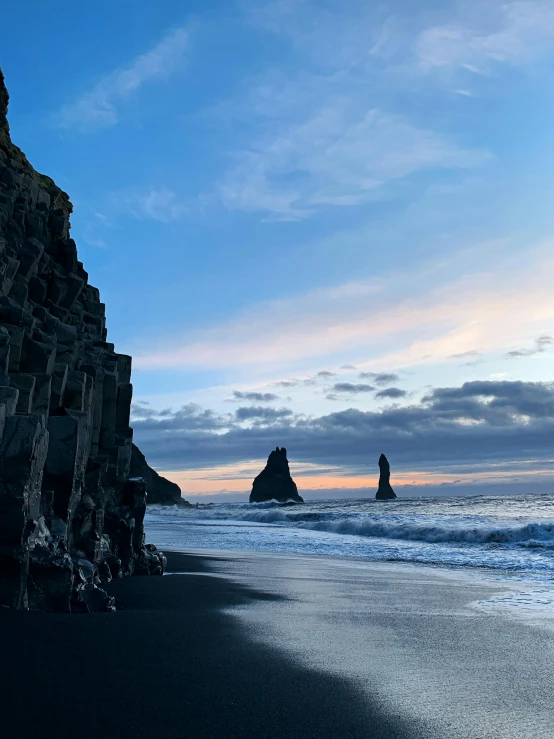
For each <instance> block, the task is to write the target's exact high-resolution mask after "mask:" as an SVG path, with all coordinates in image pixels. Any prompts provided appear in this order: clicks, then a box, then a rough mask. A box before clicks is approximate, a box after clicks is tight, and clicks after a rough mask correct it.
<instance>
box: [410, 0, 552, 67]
mask: <svg viewBox="0 0 554 739" xmlns="http://www.w3.org/2000/svg"><path fill="white" fill-rule="evenodd" d="M460 16H461V20H458V19H457V20H456V21H453V22H450V23H448V24H446V25H438V26H433V27H431V28H427V29H425V30H424V31H422V32H421V33H420V34H419V36H418V38H417V39H416V42H415V52H416V56H417V58H418V60H419V63H420V65H421V66H422V68H423V69H425V70H427V71H432V70H437V69H446V70H456V69H460V70H465V71H466V72H470V73H473V74H490V73H492V72H493V71H494V70H495V68H496V67H497V66H498V65H500V64H509V65H521V64H525V63H527V62H529V61H531V60H532V59H534V58H536V57H537V56H539V55H541V54H544V53H548V52H549V50H550V49H549V46H550V45H551V41H552V38H553V37H554V7H553V6H552V3H551V2H550V1H549V0H511V1H508V2H506V1H505V0H502V1H500V0H486V3H485V2H482V1H481V0H479V1H475V0H474V1H473V2H469V3H467V4H466V7H465V8H464V11H463V12H462V13H460V14H459V16H458V18H460Z"/></svg>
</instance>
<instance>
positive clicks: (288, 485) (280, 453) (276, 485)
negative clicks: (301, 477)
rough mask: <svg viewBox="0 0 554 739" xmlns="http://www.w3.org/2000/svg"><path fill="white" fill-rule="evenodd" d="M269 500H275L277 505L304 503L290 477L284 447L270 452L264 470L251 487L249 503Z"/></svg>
mask: <svg viewBox="0 0 554 739" xmlns="http://www.w3.org/2000/svg"><path fill="white" fill-rule="evenodd" d="M269 500H276V501H277V502H278V503H289V502H294V503H303V502H304V500H303V499H302V498H301V497H300V495H298V489H297V487H296V483H295V482H294V480H293V479H292V477H291V475H290V470H289V463H288V460H287V450H286V449H285V448H284V447H283V448H282V449H279V447H277V448H276V449H275V450H274V451H272V452H271V454H270V455H269V457H268V458H267V464H266V466H265V468H264V469H263V470H262V471H261V472H260V474H259V475H258V476H257V477H256V479H255V480H254V484H253V485H252V492H251V493H250V503H264V502H266V501H269Z"/></svg>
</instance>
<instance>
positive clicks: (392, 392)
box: [375, 387, 408, 400]
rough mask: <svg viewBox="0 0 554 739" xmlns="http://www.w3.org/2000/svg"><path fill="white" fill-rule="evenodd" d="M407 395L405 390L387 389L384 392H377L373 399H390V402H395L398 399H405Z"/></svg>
mask: <svg viewBox="0 0 554 739" xmlns="http://www.w3.org/2000/svg"><path fill="white" fill-rule="evenodd" d="M407 394H408V393H407V392H406V391H405V390H401V389H400V388H398V387H387V388H385V389H384V390H379V392H378V393H375V397H376V398H379V399H384V398H390V399H391V400H397V399H399V398H405V397H406V395H407Z"/></svg>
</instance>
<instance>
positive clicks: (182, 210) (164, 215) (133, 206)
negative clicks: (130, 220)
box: [112, 187, 190, 223]
mask: <svg viewBox="0 0 554 739" xmlns="http://www.w3.org/2000/svg"><path fill="white" fill-rule="evenodd" d="M112 199H113V201H114V204H115V205H116V206H117V207H118V208H119V209H121V210H126V211H128V212H129V213H131V215H133V216H134V217H135V218H138V219H141V220H143V219H149V220H154V221H160V222H161V223H171V222H172V221H178V220H181V218H184V217H185V216H186V215H188V214H189V212H190V209H189V208H188V207H187V206H186V205H185V204H184V203H183V202H182V201H181V200H180V199H179V197H178V196H177V195H176V194H175V193H174V192H173V191H172V190H169V189H168V188H166V187H162V188H159V189H156V188H150V189H149V190H146V191H144V192H122V193H114V194H113V196H112Z"/></svg>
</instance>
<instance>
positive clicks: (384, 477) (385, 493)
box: [375, 454, 396, 500]
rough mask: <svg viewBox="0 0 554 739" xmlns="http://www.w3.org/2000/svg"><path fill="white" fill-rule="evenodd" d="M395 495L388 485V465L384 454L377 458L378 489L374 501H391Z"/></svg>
mask: <svg viewBox="0 0 554 739" xmlns="http://www.w3.org/2000/svg"><path fill="white" fill-rule="evenodd" d="M393 498H396V493H395V492H394V490H393V489H392V487H391V484H390V464H389V460H388V459H387V458H386V457H385V455H384V454H381V456H380V457H379V487H378V488H377V492H376V493H375V499H376V500H392V499H393Z"/></svg>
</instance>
